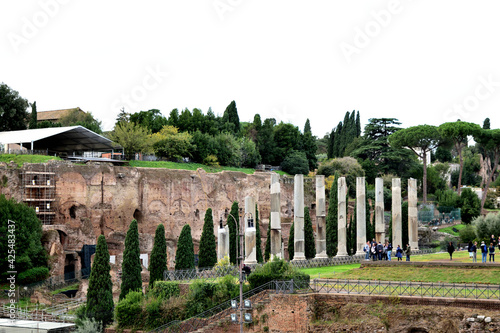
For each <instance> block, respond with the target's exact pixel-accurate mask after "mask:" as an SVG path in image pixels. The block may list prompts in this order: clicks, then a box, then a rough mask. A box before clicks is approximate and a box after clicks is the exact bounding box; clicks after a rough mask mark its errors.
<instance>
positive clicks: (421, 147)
mask: <svg viewBox="0 0 500 333" xmlns="http://www.w3.org/2000/svg"><path fill="white" fill-rule="evenodd" d="M440 142H441V135H440V133H439V131H438V129H437V128H436V127H435V126H432V125H418V126H413V127H408V128H405V129H402V130H399V131H397V132H395V133H393V134H391V135H390V136H389V143H390V144H391V146H393V147H395V148H401V147H406V148H409V149H411V151H413V152H414V153H415V155H417V156H418V157H420V158H421V159H422V162H423V164H424V175H423V180H422V188H423V189H422V193H423V202H424V204H425V203H427V154H428V153H430V152H431V151H432V150H434V149H435V148H436V147H437V146H438V145H439V143H440Z"/></svg>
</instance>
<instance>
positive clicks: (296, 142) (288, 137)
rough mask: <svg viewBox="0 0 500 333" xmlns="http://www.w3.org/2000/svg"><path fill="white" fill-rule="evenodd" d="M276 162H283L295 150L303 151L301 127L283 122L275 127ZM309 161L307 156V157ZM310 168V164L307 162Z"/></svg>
mask: <svg viewBox="0 0 500 333" xmlns="http://www.w3.org/2000/svg"><path fill="white" fill-rule="evenodd" d="M274 142H275V143H276V147H275V148H274V159H275V163H281V162H283V160H284V159H285V158H286V157H287V156H289V155H290V154H291V153H292V152H293V151H294V150H296V151H302V144H301V134H300V131H299V128H298V127H297V126H294V125H292V124H288V123H286V124H285V123H284V122H281V123H279V124H278V125H277V126H275V127H274ZM306 161H307V158H306ZM307 169H308V170H309V164H307Z"/></svg>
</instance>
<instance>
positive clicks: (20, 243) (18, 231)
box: [0, 194, 48, 282]
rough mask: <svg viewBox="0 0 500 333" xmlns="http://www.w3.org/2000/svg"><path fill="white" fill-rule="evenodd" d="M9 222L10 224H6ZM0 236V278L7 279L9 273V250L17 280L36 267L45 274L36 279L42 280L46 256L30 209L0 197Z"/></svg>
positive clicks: (38, 222) (2, 195) (12, 200)
mask: <svg viewBox="0 0 500 333" xmlns="http://www.w3.org/2000/svg"><path fill="white" fill-rule="evenodd" d="M9 220H10V221H12V222H10V223H9ZM0 235H2V242H0V276H8V274H7V272H8V271H12V269H11V268H10V264H11V263H9V259H11V258H12V257H9V256H8V254H12V249H14V250H15V270H16V271H17V273H18V277H19V275H21V274H22V273H25V272H26V273H28V272H29V271H32V270H35V269H37V268H38V267H45V268H46V270H44V271H45V273H46V274H43V275H41V276H37V277H38V278H42V279H43V278H45V277H46V275H47V274H48V268H47V253H46V252H45V249H44V248H43V246H42V242H41V239H42V224H41V223H40V220H39V219H38V218H37V216H36V214H35V210H34V209H33V208H30V207H28V206H27V205H25V204H24V203H18V202H16V201H15V200H14V199H13V198H11V199H9V200H7V199H6V197H5V195H4V194H0ZM13 239H15V246H14V248H12V244H14V243H12V240H13ZM9 241H10V242H9ZM9 251H11V252H9ZM32 272H34V271H32ZM32 282H35V281H32Z"/></svg>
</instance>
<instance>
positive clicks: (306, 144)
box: [302, 118, 318, 170]
mask: <svg viewBox="0 0 500 333" xmlns="http://www.w3.org/2000/svg"><path fill="white" fill-rule="evenodd" d="M302 139H303V140H302V141H303V142H302V143H303V149H304V152H305V153H306V157H307V162H308V163H309V170H314V169H315V168H316V167H317V166H318V160H317V158H316V150H317V149H318V146H317V145H316V138H315V137H314V136H313V135H312V131H311V123H310V122H309V118H308V119H307V120H306V124H305V125H304V134H303V136H302Z"/></svg>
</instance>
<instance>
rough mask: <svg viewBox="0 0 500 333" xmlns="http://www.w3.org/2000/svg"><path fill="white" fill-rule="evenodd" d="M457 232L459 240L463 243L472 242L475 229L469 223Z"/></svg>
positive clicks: (474, 237) (474, 236)
mask: <svg viewBox="0 0 500 333" xmlns="http://www.w3.org/2000/svg"><path fill="white" fill-rule="evenodd" d="M459 234H460V240H461V241H462V242H464V243H468V242H472V241H473V240H474V239H476V230H475V228H474V227H473V226H472V225H470V224H468V225H467V226H465V228H463V229H462V230H460V232H459Z"/></svg>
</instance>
